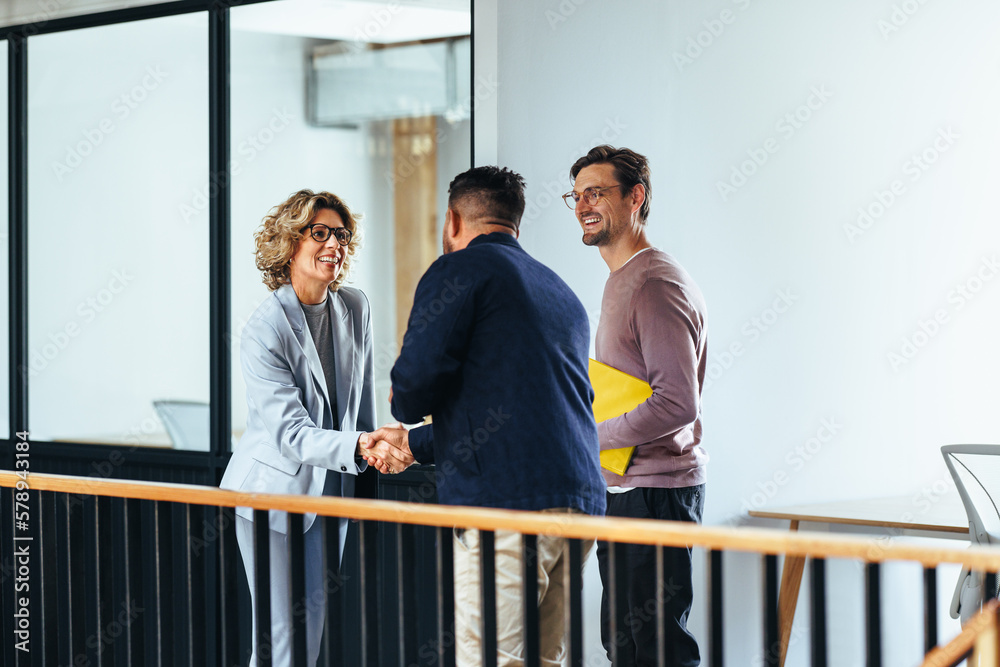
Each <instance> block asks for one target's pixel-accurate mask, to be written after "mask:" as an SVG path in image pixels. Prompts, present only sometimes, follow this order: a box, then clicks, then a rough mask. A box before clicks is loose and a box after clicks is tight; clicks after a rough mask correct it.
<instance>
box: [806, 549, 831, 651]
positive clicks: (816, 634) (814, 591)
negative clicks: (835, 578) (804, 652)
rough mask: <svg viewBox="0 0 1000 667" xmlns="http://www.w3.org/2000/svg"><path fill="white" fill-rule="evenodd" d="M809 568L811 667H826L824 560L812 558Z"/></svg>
mask: <svg viewBox="0 0 1000 667" xmlns="http://www.w3.org/2000/svg"><path fill="white" fill-rule="evenodd" d="M809 567H810V570H809V610H810V629H809V632H810V643H811V645H812V646H811V649H812V651H811V652H812V662H811V663H810V664H811V665H812V667H826V662H827V659H826V561H825V560H824V559H822V558H813V559H812V560H811V561H810V566H809Z"/></svg>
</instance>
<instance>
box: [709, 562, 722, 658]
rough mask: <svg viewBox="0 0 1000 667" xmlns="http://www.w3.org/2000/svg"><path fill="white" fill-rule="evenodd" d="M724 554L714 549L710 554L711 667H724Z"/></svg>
mask: <svg viewBox="0 0 1000 667" xmlns="http://www.w3.org/2000/svg"><path fill="white" fill-rule="evenodd" d="M722 585H723V577H722V552H721V551H719V550H717V549H712V550H711V551H709V553H708V604H709V636H710V637H711V640H710V646H711V650H710V651H709V654H708V659H709V665H710V667H722V666H723V664H724V662H725V660H724V650H723V646H724V645H723V623H724V613H723V611H724V608H723V597H722V595H723V593H722Z"/></svg>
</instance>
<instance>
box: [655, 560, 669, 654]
mask: <svg viewBox="0 0 1000 667" xmlns="http://www.w3.org/2000/svg"><path fill="white" fill-rule="evenodd" d="M654 550H655V552H656V597H655V598H654V599H655V601H656V617H655V620H656V663H657V665H659V667H670V666H669V665H668V664H667V660H668V658H667V650H668V646H667V610H666V600H665V595H666V590H667V582H666V581H664V576H665V575H666V569H665V566H664V563H663V545H662V544H657V545H656V547H655V549H654Z"/></svg>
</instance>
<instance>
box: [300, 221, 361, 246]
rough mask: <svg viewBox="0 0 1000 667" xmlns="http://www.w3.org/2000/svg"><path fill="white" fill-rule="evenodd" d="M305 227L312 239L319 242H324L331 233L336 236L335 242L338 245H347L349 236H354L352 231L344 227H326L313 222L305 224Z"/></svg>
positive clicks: (349, 239) (349, 240)
mask: <svg viewBox="0 0 1000 667" xmlns="http://www.w3.org/2000/svg"><path fill="white" fill-rule="evenodd" d="M305 228H306V229H308V230H309V235H310V236H312V237H313V240H315V241H319V242H320V243H326V241H327V239H329V238H330V234H333V235H334V236H336V237H337V243H339V244H340V245H349V244H350V243H351V238H353V236H354V233H353V232H351V230H350V229H347V228H346V227H327V226H326V225H321V224H319V223H314V224H311V225H306V226H305Z"/></svg>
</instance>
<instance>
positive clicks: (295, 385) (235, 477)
mask: <svg viewBox="0 0 1000 667" xmlns="http://www.w3.org/2000/svg"><path fill="white" fill-rule="evenodd" d="M327 304H328V306H329V308H330V324H331V330H332V334H333V351H334V359H335V363H336V368H337V377H336V388H337V408H338V410H337V411H338V414H337V421H336V422H335V421H334V418H333V413H332V410H331V408H330V399H329V397H328V396H327V386H326V377H325V376H324V375H323V367H322V366H321V365H320V360H319V354H318V353H317V352H316V345H315V344H314V343H313V338H312V335H311V334H310V332H309V327H308V325H307V324H306V319H305V315H304V314H303V312H302V306H301V305H300V304H299V299H298V297H297V296H296V294H295V290H294V289H292V286H291V285H282V286H281V287H279V288H278V289H277V290H275V291H274V292H273V293H272V294H271V295H270V296H268V298H267V299H265V301H264V302H263V303H262V304H261V305H260V307H259V308H257V310H256V311H255V312H254V314H253V315H252V316H251V317H250V321H249V322H248V323H247V325H246V326H245V327H244V328H243V334H242V336H241V339H240V364H241V366H242V367H243V379H244V381H245V382H246V386H247V405H248V408H249V411H248V415H247V430H246V432H245V433H244V434H243V437H242V438H240V441H239V444H238V445H237V446H236V451H234V452H233V456H232V458H231V459H230V461H229V465H228V466H227V467H226V473H225V475H223V477H222V483H221V484H220V485H219V486H220V487H222V488H223V489H231V490H233V491H243V492H246V493H292V494H303V495H310V496H319V495H322V494H323V488H324V485H325V484H326V476H327V471H328V470H330V471H333V473H335V474H342V475H357V474H358V473H359V472H363V471H364V470H365V469H366V468H367V465H368V464H366V463H365V462H364V461H361V463H360V464H359V463H357V462H356V460H355V457H354V454H355V451H356V448H357V442H358V437H359V436H360V435H361V433H363V432H367V431H373V430H375V419H376V417H375V393H374V384H373V375H374V372H375V363H374V353H373V351H372V324H371V311H370V308H369V304H368V298H367V297H366V296H365V294H364V292H362V291H361V290H359V289H354V288H351V287H341V288H340V289H338V290H337V291H336V292H331V293H330V295H329V298H328V299H327ZM335 424H339V427H338V429H337V430H334V425H335ZM342 479H343V481H344V483H343V484H342V485H337V487H339V488H340V489H341V495H344V496H352V495H354V484H353V482H354V477H347V476H342ZM236 513H237V515H239V516H242V517H244V518H246V519H249V520H251V521H252V520H253V510H252V509H251V508H249V507H238V508H237V509H236ZM315 518H316V515H315V514H306V515H305V521H304V523H305V529H306V530H308V529H309V527H310V526H311V525H312V523H313V521H314V520H315ZM269 523H270V528H271V530H276V531H278V532H281V533H285V532H286V531H287V527H286V526H287V516H286V514H285V513H284V512H271V516H270V522H269Z"/></svg>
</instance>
